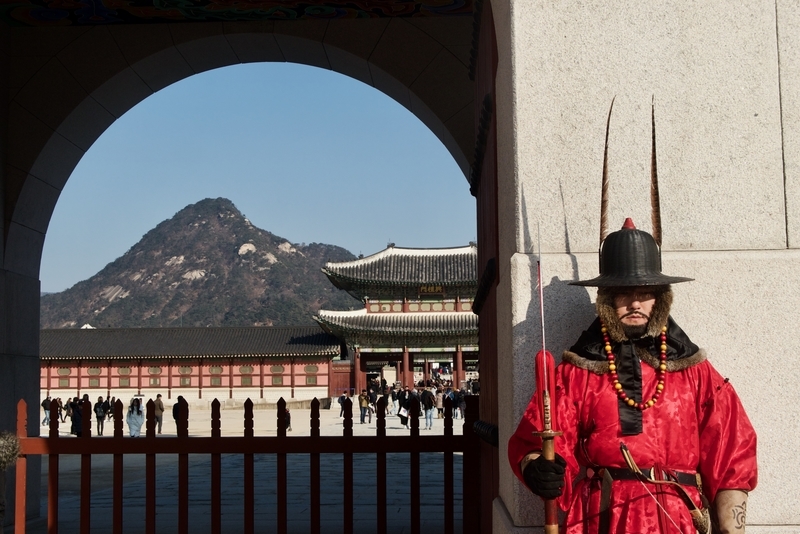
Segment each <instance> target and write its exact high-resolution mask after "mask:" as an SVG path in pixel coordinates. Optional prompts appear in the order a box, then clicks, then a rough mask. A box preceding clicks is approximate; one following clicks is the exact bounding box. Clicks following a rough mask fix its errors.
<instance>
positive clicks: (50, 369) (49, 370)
mask: <svg viewBox="0 0 800 534" xmlns="http://www.w3.org/2000/svg"><path fill="white" fill-rule="evenodd" d="M52 372H53V361H52V360H50V361H48V362H47V396H48V397H49V396H50V385H51V382H50V381H51V380H52V378H51V375H52ZM109 372H110V371H109ZM109 380H110V379H109ZM110 383H111V382H109V384H110Z"/></svg>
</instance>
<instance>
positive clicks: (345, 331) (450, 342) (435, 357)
mask: <svg viewBox="0 0 800 534" xmlns="http://www.w3.org/2000/svg"><path fill="white" fill-rule="evenodd" d="M476 264H477V247H476V245H475V244H470V245H469V246H466V247H458V248H440V249H411V248H400V247H395V246H394V244H390V245H389V247H388V248H386V249H385V250H383V251H381V252H378V253H377V254H373V255H372V256H368V257H366V258H360V259H358V260H354V261H348V262H341V263H328V264H326V266H325V268H324V269H323V272H324V273H325V274H326V275H327V276H328V278H329V279H330V281H331V282H332V283H333V285H334V286H336V287H337V288H339V289H342V290H344V291H347V292H348V293H350V295H352V296H353V297H355V298H357V299H358V300H360V301H362V302H363V303H364V307H363V308H362V309H359V310H356V311H327V310H320V311H319V312H318V315H317V316H316V317H314V319H315V320H316V321H317V322H318V323H319V324H320V325H321V326H322V328H323V329H325V330H326V331H327V332H330V333H332V334H335V335H336V336H337V337H339V338H340V339H342V340H344V341H345V343H346V344H347V346H348V347H352V349H353V351H352V354H353V359H354V363H355V364H354V366H353V369H354V373H355V387H356V391H360V390H361V389H362V388H363V387H364V385H365V384H366V379H367V374H368V373H370V374H373V375H380V376H381V377H383V378H387V381H389V382H391V381H392V379H396V380H398V381H400V382H402V383H403V384H411V383H412V382H414V381H417V380H419V379H423V380H424V379H428V378H429V377H430V376H431V372H432V369H434V366H435V365H438V366H440V367H446V368H448V370H450V371H452V375H453V382H454V384H459V385H460V384H461V383H462V382H463V381H464V380H465V379H466V377H467V373H468V372H469V373H475V375H477V363H478V316H477V315H475V314H474V313H473V311H472V302H473V299H474V297H475V292H476V291H477V289H478V280H477V267H476ZM389 362H392V363H394V362H396V363H395V364H394V365H396V368H397V372H396V375H394V374H392V376H389V377H387V376H386V375H387V374H391V373H389V372H388V371H389V369H387V367H386V364H387V363H389Z"/></svg>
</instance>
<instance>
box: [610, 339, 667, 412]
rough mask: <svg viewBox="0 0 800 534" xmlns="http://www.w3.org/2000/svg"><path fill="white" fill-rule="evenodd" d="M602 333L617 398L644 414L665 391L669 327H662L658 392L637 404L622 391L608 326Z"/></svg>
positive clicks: (612, 384)
mask: <svg viewBox="0 0 800 534" xmlns="http://www.w3.org/2000/svg"><path fill="white" fill-rule="evenodd" d="M601 324H602V323H601ZM601 332H603V342H604V343H605V350H606V359H607V360H608V374H609V376H610V377H611V386H612V387H613V388H614V391H616V393H617V397H619V398H620V399H622V400H623V401H624V402H625V404H627V405H628V406H630V407H631V408H634V409H636V410H639V411H642V412H643V411H645V410H646V409H648V408H652V407H653V406H654V405H655V403H656V402H658V398H659V397H660V396H661V393H662V392H663V391H664V378H665V377H666V375H667V327H666V326H662V327H661V337H660V340H661V347H660V349H661V355H660V356H659V359H660V361H661V363H659V365H658V384H656V392H655V393H654V394H653V397H652V398H651V399H650V400H649V401H647V402H636V401H635V400H634V399H631V398H629V397H628V395H627V393H625V390H624V389H622V384H620V382H619V377H618V376H617V364H616V362H615V358H614V352H613V351H612V350H611V339H610V338H609V337H608V329H607V328H606V325H604V324H603V325H602V328H601Z"/></svg>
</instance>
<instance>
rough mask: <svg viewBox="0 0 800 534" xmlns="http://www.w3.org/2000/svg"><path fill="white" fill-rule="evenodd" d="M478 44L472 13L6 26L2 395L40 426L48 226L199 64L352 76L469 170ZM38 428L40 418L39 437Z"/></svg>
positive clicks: (1, 70)
mask: <svg viewBox="0 0 800 534" xmlns="http://www.w3.org/2000/svg"><path fill="white" fill-rule="evenodd" d="M32 5H33V4H32ZM472 40H473V20H472V17H470V16H463V15H461V16H446V15H445V16H430V17H420V18H416V17H415V18H406V17H392V16H388V17H379V18H366V19H334V20H291V21H271V20H266V21H256V22H224V23H223V22H196V21H192V22H191V23H167V24H163V23H162V24H149V23H143V24H111V25H107V26H106V25H92V24H88V25H66V26H61V27H54V26H50V27H35V26H30V27H0V87H2V90H0V91H2V93H0V94H2V96H4V97H6V100H5V102H6V106H3V107H2V108H0V109H2V111H0V124H2V126H3V130H2V136H3V138H4V141H5V142H4V143H0V151H2V152H0V159H1V160H2V163H3V165H2V167H0V169H2V170H1V171H0V172H2V183H3V186H4V187H3V197H2V199H3V202H2V203H0V210H2V213H3V222H4V225H3V234H2V241H0V244H2V246H1V247H0V260H1V261H2V268H0V304H1V305H2V316H3V318H2V319H1V320H0V346H2V347H3V348H2V350H0V369H3V370H4V372H3V373H0V402H2V403H3V405H5V406H15V405H16V402H17V401H18V400H19V399H20V398H24V399H26V400H27V401H28V404H29V407H28V418H29V421H30V422H33V421H36V420H37V419H36V417H37V415H38V411H39V407H38V398H39V292H40V285H39V265H40V261H41V253H42V248H43V246H44V239H45V234H46V232H47V228H48V225H49V222H50V218H51V215H52V213H53V210H54V208H55V205H56V203H57V201H58V198H59V195H60V193H61V191H62V189H63V187H64V186H65V184H66V182H67V180H68V179H69V176H70V174H71V173H72V171H73V169H74V168H75V166H76V165H77V164H78V162H79V161H80V160H81V158H82V157H83V155H84V153H85V152H86V151H87V150H88V149H89V148H90V147H91V146H92V144H93V143H94V142H95V141H96V140H97V139H98V138H99V137H100V135H102V133H103V132H104V131H105V130H106V128H108V127H109V126H110V125H111V124H112V123H113V122H114V121H115V120H116V119H117V118H119V117H120V116H122V115H123V114H124V113H125V112H126V111H128V110H129V109H131V108H132V107H134V106H135V105H136V104H138V103H139V102H141V101H142V100H144V99H145V98H147V97H148V96H150V95H151V94H153V93H155V92H157V91H159V90H160V89H163V88H164V87H166V86H168V85H170V84H172V83H175V82H177V81H180V80H182V79H184V78H187V77H189V76H192V75H194V74H197V73H200V72H204V71H208V70H211V69H215V68H219V67H224V66H229V65H235V64H241V63H251V62H266V61H280V62H295V63H301V64H306V65H311V66H315V67H319V68H325V69H330V70H333V71H336V72H339V73H341V74H345V75H347V76H350V77H352V78H355V79H357V80H360V81H362V82H364V83H366V84H368V85H371V86H372V87H375V88H376V89H378V90H380V91H382V92H384V93H386V94H387V95H388V96H390V97H391V98H393V99H395V100H396V101H398V102H399V103H400V104H402V105H403V106H405V107H406V108H407V109H409V110H410V111H411V112H412V113H414V114H415V115H416V116H417V117H418V118H419V119H420V120H421V121H422V122H423V123H424V124H426V125H427V126H428V128H430V130H431V131H432V132H433V133H434V134H435V135H436V136H437V137H438V138H439V139H440V140H441V141H442V143H443V144H444V145H445V146H446V147H447V149H448V150H449V151H450V153H451V154H452V155H453V158H454V159H455V160H456V162H457V163H458V165H459V166H460V168H461V169H462V170H463V172H464V173H465V175H466V174H467V173H468V171H469V168H470V164H471V160H472V152H473V149H474V135H475V134H474V128H475V125H474V104H473V101H474V84H473V82H472V81H471V79H470V74H469V71H470V62H471V52H472V48H473V46H472ZM251 96H252V95H251ZM464 187H469V184H468V183H466V182H465V184H464ZM15 416H16V413H15V411H14V410H13V409H8V410H5V411H2V412H0V428H3V429H10V428H13V426H14V421H15ZM38 431H39V428H38V425H35V424H29V432H28V433H29V435H36V434H38ZM29 467H33V468H34V469H35V467H34V466H29ZM30 480H38V477H36V476H34V477H33V478H32V479H30ZM8 504H9V506H11V505H12V503H11V502H9V503H8ZM28 505H29V508H31V511H33V510H34V509H36V510H38V487H32V486H30V487H29V488H28ZM11 510H13V507H12V508H10V509H9V512H11ZM11 515H12V514H11V513H9V514H8V515H7V517H9V518H10V516H11Z"/></svg>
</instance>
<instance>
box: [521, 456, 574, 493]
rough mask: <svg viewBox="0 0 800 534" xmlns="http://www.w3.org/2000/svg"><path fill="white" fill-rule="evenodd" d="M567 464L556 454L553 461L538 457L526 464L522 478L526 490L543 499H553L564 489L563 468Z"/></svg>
mask: <svg viewBox="0 0 800 534" xmlns="http://www.w3.org/2000/svg"><path fill="white" fill-rule="evenodd" d="M565 467H567V462H566V461H564V458H562V457H561V456H559V455H558V454H556V457H555V461H553V462H551V461H549V460H545V459H544V456H539V457H538V458H536V459H535V460H532V461H530V462H528V465H526V466H525V470H524V471H523V472H522V476H523V478H524V479H525V484H526V485H527V486H528V488H529V489H530V490H531V491H532V492H533V493H535V494H536V495H538V496H539V497H541V498H543V499H555V498H556V497H558V496H559V495H561V489H562V488H563V487H564V468H565Z"/></svg>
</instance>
